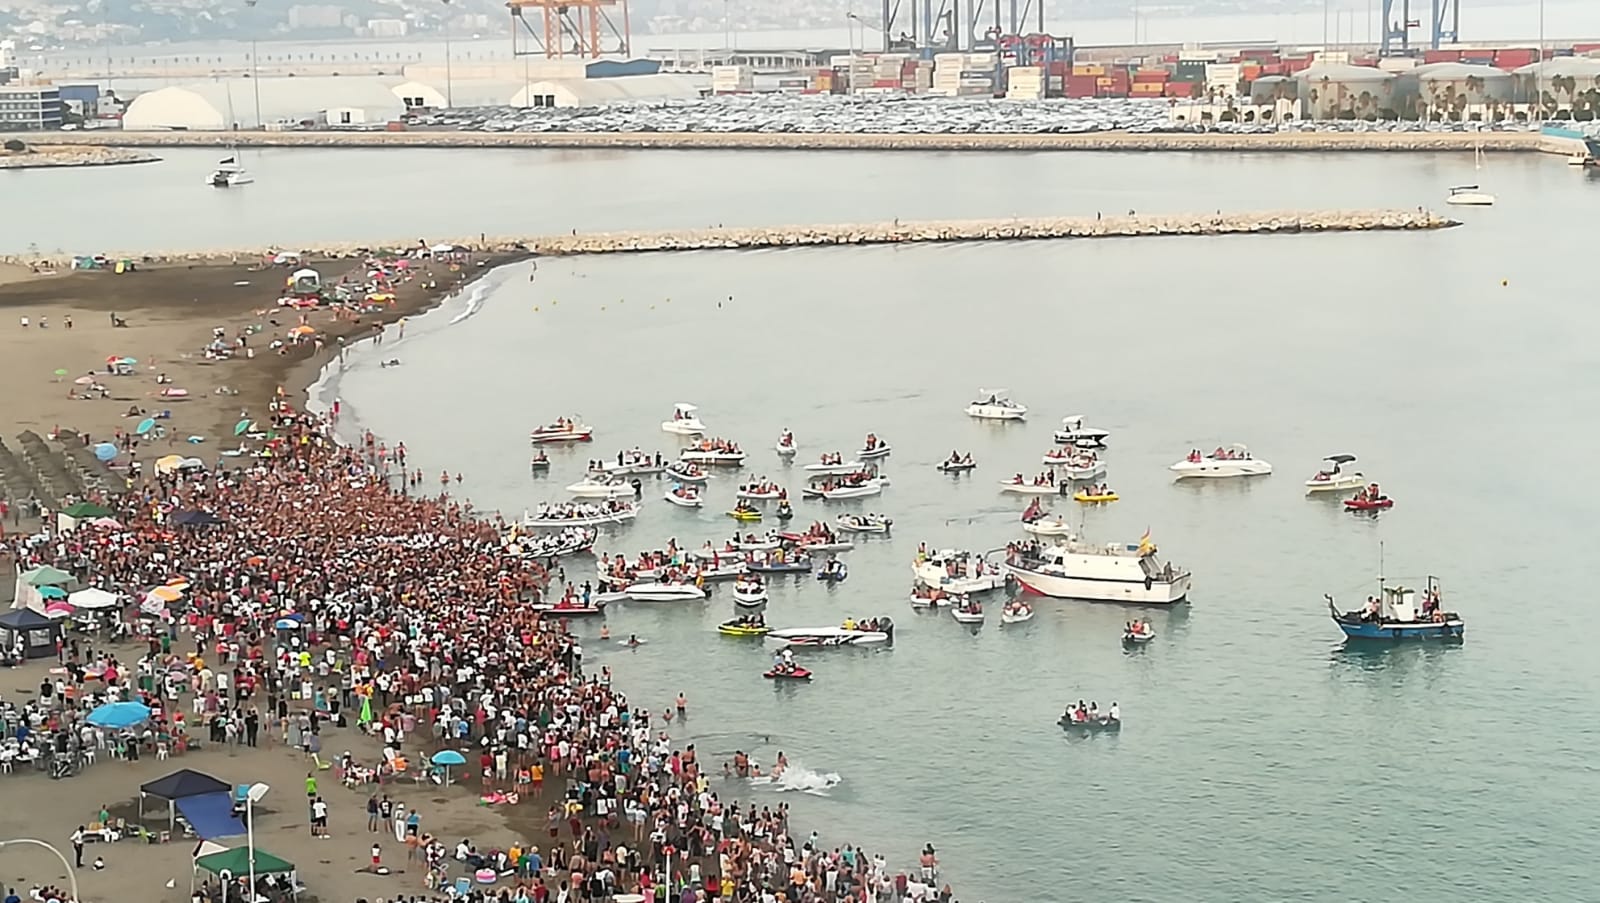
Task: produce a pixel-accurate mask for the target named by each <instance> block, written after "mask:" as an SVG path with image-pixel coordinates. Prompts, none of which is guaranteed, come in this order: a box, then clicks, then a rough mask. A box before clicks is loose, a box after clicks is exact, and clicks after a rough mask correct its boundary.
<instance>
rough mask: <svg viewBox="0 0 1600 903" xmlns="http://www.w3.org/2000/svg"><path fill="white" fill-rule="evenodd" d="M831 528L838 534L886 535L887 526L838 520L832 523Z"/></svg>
mask: <svg viewBox="0 0 1600 903" xmlns="http://www.w3.org/2000/svg"><path fill="white" fill-rule="evenodd" d="M833 527H834V529H835V530H838V531H839V532H840V533H880V534H881V533H888V532H889V524H888V523H884V522H871V521H852V520H849V519H848V518H843V517H841V518H839V519H838V520H836V521H834V522H833Z"/></svg>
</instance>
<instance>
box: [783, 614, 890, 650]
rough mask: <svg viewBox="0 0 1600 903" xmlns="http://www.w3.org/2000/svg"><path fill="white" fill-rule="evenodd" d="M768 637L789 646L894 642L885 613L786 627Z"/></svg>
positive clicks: (862, 644) (874, 644)
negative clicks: (830, 624) (837, 622)
mask: <svg viewBox="0 0 1600 903" xmlns="http://www.w3.org/2000/svg"><path fill="white" fill-rule="evenodd" d="M767 637H768V638H769V639H774V640H782V641H784V642H786V643H789V644H790V645H792V646H824V647H828V646H882V645H887V644H889V643H892V642H894V622H893V621H891V620H889V619H888V618H886V617H884V618H867V619H863V620H856V619H854V618H846V619H845V621H844V623H843V624H842V625H840V626H838V627H785V628H782V629H780V630H773V631H769V632H768V633H767Z"/></svg>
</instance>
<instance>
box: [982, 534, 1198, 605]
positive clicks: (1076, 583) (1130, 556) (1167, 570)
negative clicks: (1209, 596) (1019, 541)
mask: <svg viewBox="0 0 1600 903" xmlns="http://www.w3.org/2000/svg"><path fill="white" fill-rule="evenodd" d="M1005 569H1006V571H1007V572H1008V573H1010V574H1011V576H1013V577H1015V578H1016V579H1017V582H1019V583H1021V584H1022V585H1023V586H1024V587H1025V588H1027V589H1029V590H1032V591H1033V592H1036V593H1038V594H1040V595H1043V596H1053V597H1055V598H1059V599H1088V600H1090V601H1094V602H1125V603H1130V604H1136V605H1172V604H1175V603H1178V602H1182V601H1183V600H1184V598H1185V597H1187V596H1188V595H1189V572H1188V571H1186V570H1183V569H1182V568H1178V567H1174V566H1173V565H1171V564H1169V563H1167V562H1165V561H1162V560H1161V557H1160V556H1159V554H1157V550H1156V547H1155V545H1154V544H1153V543H1151V542H1150V537H1149V534H1148V533H1147V534H1145V536H1144V538H1143V539H1141V540H1140V541H1139V542H1138V543H1134V544H1129V543H1108V544H1106V545H1092V544H1089V543H1085V542H1082V541H1079V540H1076V539H1071V538H1069V539H1066V540H1063V541H1061V542H1058V543H1056V544H1054V545H1048V546H1039V547H1037V548H1035V549H1025V550H1024V551H1021V552H1015V553H1013V554H1012V555H1011V556H1010V557H1009V558H1008V559H1007V561H1006V564H1005Z"/></svg>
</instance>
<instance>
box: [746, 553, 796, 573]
mask: <svg viewBox="0 0 1600 903" xmlns="http://www.w3.org/2000/svg"><path fill="white" fill-rule="evenodd" d="M811 564H812V562H811V556H810V555H807V554H805V553H803V552H801V553H794V554H789V555H782V556H779V555H769V556H767V557H765V558H761V557H757V558H755V559H754V560H752V561H751V562H750V563H749V564H747V565H745V569H746V570H748V571H750V573H752V574H809V573H811Z"/></svg>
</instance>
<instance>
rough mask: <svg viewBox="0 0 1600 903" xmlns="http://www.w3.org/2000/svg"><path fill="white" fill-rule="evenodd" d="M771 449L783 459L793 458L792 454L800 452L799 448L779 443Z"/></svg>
mask: <svg viewBox="0 0 1600 903" xmlns="http://www.w3.org/2000/svg"><path fill="white" fill-rule="evenodd" d="M773 448H774V449H775V450H777V452H778V454H780V455H782V456H784V457H785V458H789V457H793V456H794V453H795V452H797V451H799V450H800V448H799V446H795V445H784V444H783V443H781V442H780V443H778V444H777V445H775V446H773Z"/></svg>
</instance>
